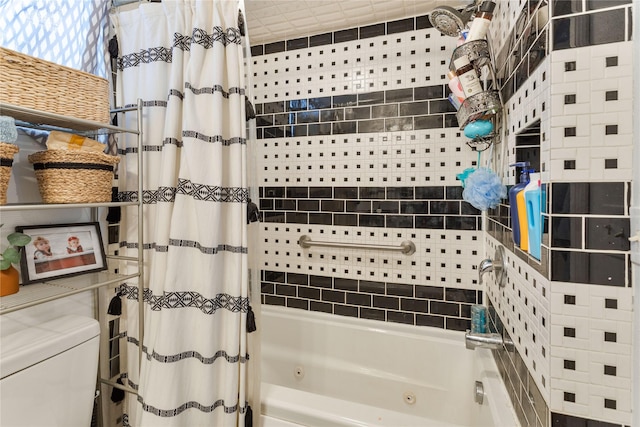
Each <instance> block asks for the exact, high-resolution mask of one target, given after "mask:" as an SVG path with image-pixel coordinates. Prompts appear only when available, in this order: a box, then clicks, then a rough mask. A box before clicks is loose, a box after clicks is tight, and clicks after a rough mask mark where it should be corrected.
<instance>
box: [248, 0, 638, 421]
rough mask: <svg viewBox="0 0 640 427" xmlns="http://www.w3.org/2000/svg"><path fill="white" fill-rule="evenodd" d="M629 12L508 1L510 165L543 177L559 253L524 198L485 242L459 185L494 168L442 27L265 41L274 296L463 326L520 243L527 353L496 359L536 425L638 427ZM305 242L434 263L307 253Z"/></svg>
mask: <svg viewBox="0 0 640 427" xmlns="http://www.w3.org/2000/svg"><path fill="white" fill-rule="evenodd" d="M630 9H631V7H630V3H629V2H628V1H606V2H605V1H594V0H589V1H587V0H585V1H581V0H576V1H561V2H551V3H550V4H547V2H546V1H499V2H498V8H497V10H496V13H495V17H494V20H493V22H492V24H491V27H490V29H491V39H492V46H493V49H494V53H495V64H496V71H497V77H498V83H499V84H500V86H501V87H502V96H503V99H504V100H505V116H504V117H505V121H504V123H505V141H503V142H502V143H500V144H497V145H496V146H495V147H494V151H493V152H492V154H491V155H492V157H493V159H494V163H493V165H498V166H494V167H495V168H496V169H498V173H500V174H502V175H503V176H504V179H505V182H506V183H508V184H514V183H515V173H514V171H513V170H509V168H508V166H507V165H509V164H511V163H513V162H515V161H519V160H531V161H532V163H536V164H537V169H538V170H540V171H542V180H543V183H544V185H545V190H546V192H547V201H548V204H547V212H548V214H546V215H545V234H544V238H543V245H544V246H543V255H542V260H540V261H538V260H535V259H533V258H532V257H530V256H528V255H527V254H526V253H524V252H522V251H521V250H519V249H518V248H514V245H513V243H512V241H511V234H510V233H511V224H510V220H509V207H508V205H500V206H499V207H498V208H497V209H494V210H491V211H490V212H489V215H488V222H487V230H486V233H485V232H483V230H482V227H481V224H482V222H481V217H480V215H479V214H480V213H479V212H478V211H476V210H475V209H474V208H473V207H471V206H469V205H468V204H467V203H466V202H464V201H462V198H461V188H460V185H459V181H456V178H455V175H456V174H457V173H459V172H461V171H462V170H464V169H465V168H467V167H471V166H475V165H477V159H478V158H477V153H475V152H473V151H472V150H471V149H470V148H469V147H467V146H466V145H465V138H464V137H462V136H461V134H460V131H459V130H458V128H457V123H456V121H455V114H454V111H453V110H452V109H451V107H450V106H449V105H448V103H447V102H448V101H447V100H446V96H447V95H448V90H447V87H446V83H447V79H446V73H447V70H448V64H449V58H450V57H451V53H452V51H453V49H454V48H455V40H454V39H452V38H449V37H444V36H441V35H440V33H439V32H438V31H437V30H435V29H433V28H430V25H429V23H428V19H427V17H415V18H409V19H406V20H401V21H394V22H387V23H380V24H375V25H370V26H367V27H360V28H355V29H353V28H352V29H346V30H344V31H338V32H335V33H327V34H321V35H312V36H310V37H305V38H301V39H296V40H286V41H282V42H278V43H272V44H269V45H264V46H254V47H253V49H252V53H253V71H254V84H255V86H254V94H255V99H254V103H255V107H256V110H257V114H258V119H257V123H258V138H259V140H258V146H259V147H258V152H259V154H258V157H259V160H258V164H259V169H260V170H259V171H258V180H259V185H260V194H259V196H260V201H259V206H260V209H261V211H262V216H263V223H262V230H261V244H262V245H263V246H262V247H261V250H262V255H261V265H262V268H263V271H262V278H263V281H262V289H263V302H264V303H266V304H274V305H283V306H288V307H291V308H294V309H303V310H318V311H326V312H329V313H333V314H336V315H346V316H359V317H365V318H373V319H378V320H386V321H392V322H403V323H409V324H415V325H419V326H423V325H424V326H436V327H441V328H448V329H456V330H464V329H466V328H468V327H469V316H470V305H471V304H473V303H476V302H482V290H481V288H480V287H479V286H478V284H477V270H476V265H477V264H478V262H479V261H480V260H481V259H483V258H485V257H492V256H493V253H494V250H495V248H496V246H497V245H498V244H503V245H505V246H506V247H507V265H508V267H507V268H508V283H507V286H506V287H505V288H499V287H498V286H497V285H496V284H495V283H494V282H493V281H492V278H490V277H489V275H487V279H489V280H488V281H489V285H488V286H487V288H486V289H487V296H488V303H489V305H490V308H491V313H492V316H491V318H492V324H493V326H494V327H495V328H496V329H498V330H503V331H504V333H505V334H507V335H508V336H510V337H511V339H512V340H513V341H514V343H515V349H514V350H513V351H511V352H496V353H495V356H496V360H497V362H498V366H499V368H500V370H501V374H502V376H503V378H504V380H505V384H506V385H507V389H508V390H509V393H510V396H511V399H512V401H513V402H514V404H515V405H514V406H515V408H516V411H517V412H518V416H519V417H520V419H521V421H522V424H523V425H531V426H538V425H539V426H549V425H553V426H554V427H555V426H570V425H585V426H586V425H587V424H588V425H590V426H610V425H614V426H615V425H628V424H629V423H630V413H631V405H632V403H631V401H630V399H631V393H630V382H631V379H630V378H631V366H632V362H631V345H630V339H631V328H632V324H631V307H630V302H631V296H632V289H631V277H630V275H631V273H630V260H629V254H628V249H629V246H628V241H627V240H626V239H627V238H628V236H629V216H628V206H629V199H628V198H629V194H630V193H629V189H630V180H631V165H630V163H629V162H630V158H631V156H630V155H629V153H630V150H631V120H632V118H631V113H630V112H631V107H630V103H631V100H630V98H629V96H630V95H629V93H630V91H625V87H630V86H631V83H630V81H631V80H630V79H631V75H632V73H631V68H630V67H631V66H630V64H631V44H630V42H629V40H630V18H629V16H630ZM627 22H629V25H627V24H626V23H627ZM585 25H586V27H585ZM585 28H587V31H586V32H585ZM603 28H612V29H613V30H611V31H608V30H603ZM620 29H622V30H620ZM486 158H487V154H485V155H483V157H482V158H481V162H482V163H484V162H485V160H486ZM302 235H308V236H310V237H311V238H312V239H313V240H318V241H330V242H348V243H366V244H382V245H389V246H396V245H399V244H400V242H402V241H405V240H411V241H413V242H414V243H415V245H416V247H417V252H416V254H415V255H413V256H411V257H407V256H404V255H401V254H399V253H394V252H381V251H369V250H366V251H365V250H360V249H358V250H356V249H321V248H311V249H302V248H300V246H299V245H298V243H297V242H298V240H299V238H300V236H302ZM483 240H484V242H483ZM485 245H486V253H485V252H484V249H483V246H485Z"/></svg>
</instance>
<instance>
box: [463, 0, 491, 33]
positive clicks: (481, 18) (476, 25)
mask: <svg viewBox="0 0 640 427" xmlns="http://www.w3.org/2000/svg"><path fill="white" fill-rule="evenodd" d="M495 8H496V4H495V3H494V2H492V1H490V0H487V1H484V2H482V4H481V5H480V7H479V8H478V13H477V14H476V16H475V17H474V18H473V21H471V27H470V28H469V34H468V35H467V38H466V41H467V42H470V41H474V40H481V39H484V38H485V36H486V35H487V30H488V29H489V24H490V23H491V18H493V9H495Z"/></svg>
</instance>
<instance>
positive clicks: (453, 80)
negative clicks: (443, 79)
mask: <svg viewBox="0 0 640 427" xmlns="http://www.w3.org/2000/svg"><path fill="white" fill-rule="evenodd" d="M447 77H449V89H451V93H452V94H453V95H454V96H455V97H456V98H457V100H458V102H459V103H460V104H462V103H463V102H464V98H465V96H464V91H463V90H462V85H461V84H460V79H459V78H458V76H457V75H456V73H455V72H454V71H449V73H448V74H447Z"/></svg>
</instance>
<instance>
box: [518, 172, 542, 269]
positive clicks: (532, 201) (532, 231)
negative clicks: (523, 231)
mask: <svg viewBox="0 0 640 427" xmlns="http://www.w3.org/2000/svg"><path fill="white" fill-rule="evenodd" d="M540 187H541V186H540V174H539V173H533V174H531V181H530V182H529V184H528V185H527V186H526V187H525V189H524V191H523V193H524V199H525V203H526V208H527V227H528V232H529V255H531V256H532V257H534V258H535V259H537V260H540V255H541V245H542V189H541V188H540Z"/></svg>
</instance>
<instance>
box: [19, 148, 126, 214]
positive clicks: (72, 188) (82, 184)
mask: <svg viewBox="0 0 640 427" xmlns="http://www.w3.org/2000/svg"><path fill="white" fill-rule="evenodd" d="M119 161H120V158H119V157H117V156H110V155H108V154H104V153H93V152H88V151H80V150H47V151H38V152H37V153H33V154H31V155H30V156H29V162H31V163H32V164H33V169H34V171H35V174H36V178H37V179H38V187H39V189H40V195H41V196H42V201H43V202H45V203H97V202H109V201H111V186H112V182H113V170H114V166H115V165H116V164H117V163H118V162H119Z"/></svg>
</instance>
